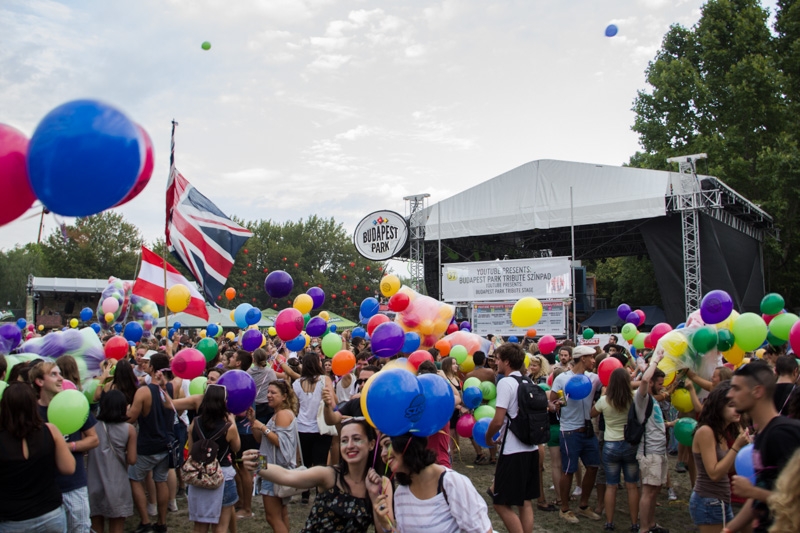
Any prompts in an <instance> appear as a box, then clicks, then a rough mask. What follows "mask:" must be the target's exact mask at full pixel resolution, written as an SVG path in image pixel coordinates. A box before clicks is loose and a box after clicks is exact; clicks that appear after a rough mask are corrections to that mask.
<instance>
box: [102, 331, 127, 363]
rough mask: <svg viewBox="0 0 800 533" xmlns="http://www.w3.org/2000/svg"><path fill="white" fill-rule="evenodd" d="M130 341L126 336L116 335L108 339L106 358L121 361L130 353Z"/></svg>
mask: <svg viewBox="0 0 800 533" xmlns="http://www.w3.org/2000/svg"><path fill="white" fill-rule="evenodd" d="M129 348H130V347H129V346H128V341H126V340H125V338H124V337H119V336H114V337H111V338H110V339H108V342H106V346H105V354H106V359H116V360H117V361H119V360H120V359H122V358H123V357H125V356H126V355H127V354H128V351H129Z"/></svg>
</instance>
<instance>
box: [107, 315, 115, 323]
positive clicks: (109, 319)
mask: <svg viewBox="0 0 800 533" xmlns="http://www.w3.org/2000/svg"><path fill="white" fill-rule="evenodd" d="M105 319H106V323H108V324H111V323H112V322H114V313H106V316H105Z"/></svg>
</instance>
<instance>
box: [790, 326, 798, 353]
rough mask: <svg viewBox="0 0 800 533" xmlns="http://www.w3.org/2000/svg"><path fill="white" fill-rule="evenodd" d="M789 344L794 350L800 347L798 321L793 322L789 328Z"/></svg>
mask: <svg viewBox="0 0 800 533" xmlns="http://www.w3.org/2000/svg"><path fill="white" fill-rule="evenodd" d="M789 344H791V345H792V348H794V349H795V350H797V349H798V348H800V321H797V322H795V323H794V325H793V326H792V329H790V330H789ZM795 347H796V348H795Z"/></svg>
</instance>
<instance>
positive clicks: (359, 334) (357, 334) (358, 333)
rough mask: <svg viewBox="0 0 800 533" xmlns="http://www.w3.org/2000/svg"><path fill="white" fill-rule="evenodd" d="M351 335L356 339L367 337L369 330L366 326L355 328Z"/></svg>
mask: <svg viewBox="0 0 800 533" xmlns="http://www.w3.org/2000/svg"><path fill="white" fill-rule="evenodd" d="M309 335H310V333H309ZM351 336H352V337H353V338H354V339H363V338H365V337H366V336H367V330H365V329H364V328H353V332H352V334H351Z"/></svg>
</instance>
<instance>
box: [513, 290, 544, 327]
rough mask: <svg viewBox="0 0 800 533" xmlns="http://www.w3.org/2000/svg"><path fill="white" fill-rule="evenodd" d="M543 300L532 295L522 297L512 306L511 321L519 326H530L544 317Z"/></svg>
mask: <svg viewBox="0 0 800 533" xmlns="http://www.w3.org/2000/svg"><path fill="white" fill-rule="evenodd" d="M543 310H544V309H543V308H542V302H540V301H539V300H537V299H536V298H534V297H532V296H526V297H525V298H520V299H519V300H518V301H517V302H516V303H515V304H514V307H512V308H511V323H512V324H514V325H515V326H516V327H518V328H527V327H530V326H532V325H534V324H536V323H537V322H539V320H540V319H541V318H542V312H543Z"/></svg>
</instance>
